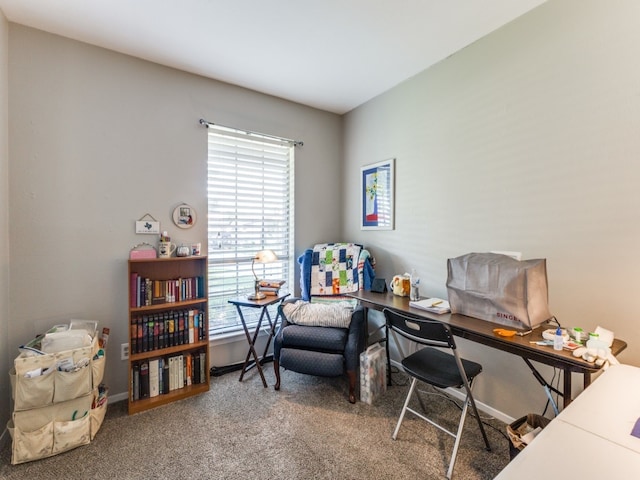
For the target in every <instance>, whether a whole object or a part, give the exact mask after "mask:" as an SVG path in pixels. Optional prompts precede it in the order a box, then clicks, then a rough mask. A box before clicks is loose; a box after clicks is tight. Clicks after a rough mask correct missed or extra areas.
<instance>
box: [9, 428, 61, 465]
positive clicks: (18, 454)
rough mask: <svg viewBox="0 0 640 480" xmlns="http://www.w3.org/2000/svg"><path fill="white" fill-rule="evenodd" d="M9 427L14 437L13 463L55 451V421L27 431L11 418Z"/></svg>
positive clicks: (44, 455)
mask: <svg viewBox="0 0 640 480" xmlns="http://www.w3.org/2000/svg"><path fill="white" fill-rule="evenodd" d="M7 428H8V430H9V433H10V434H11V437H12V438H13V447H12V450H11V463H12V464H13V465H16V464H18V463H23V462H29V461H31V460H36V459H38V458H44V457H48V456H50V455H51V453H52V451H53V422H49V423H46V424H44V425H42V426H41V427H40V428H37V429H35V430H32V431H29V432H25V431H22V430H21V429H19V428H16V427H15V426H14V425H13V422H12V421H11V420H9V423H8V424H7Z"/></svg>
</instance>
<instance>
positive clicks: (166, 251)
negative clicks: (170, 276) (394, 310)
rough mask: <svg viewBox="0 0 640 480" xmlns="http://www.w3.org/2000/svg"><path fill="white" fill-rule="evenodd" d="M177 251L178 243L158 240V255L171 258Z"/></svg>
mask: <svg viewBox="0 0 640 480" xmlns="http://www.w3.org/2000/svg"><path fill="white" fill-rule="evenodd" d="M175 251H176V244H175V243H171V242H158V257H159V258H169V257H170V256H171V255H173V252H175Z"/></svg>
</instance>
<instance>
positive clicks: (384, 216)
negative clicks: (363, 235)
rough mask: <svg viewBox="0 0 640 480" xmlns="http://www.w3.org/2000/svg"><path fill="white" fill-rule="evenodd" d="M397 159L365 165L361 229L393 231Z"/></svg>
mask: <svg viewBox="0 0 640 480" xmlns="http://www.w3.org/2000/svg"><path fill="white" fill-rule="evenodd" d="M394 169H395V158H390V159H389V160H385V161H383V162H378V163H374V164H371V165H365V166H364V167H362V168H361V173H360V203H361V206H360V217H361V223H360V228H361V229H362V230H393V212H394V210H393V209H394V206H393V203H394V192H393V185H394V178H393V177H394Z"/></svg>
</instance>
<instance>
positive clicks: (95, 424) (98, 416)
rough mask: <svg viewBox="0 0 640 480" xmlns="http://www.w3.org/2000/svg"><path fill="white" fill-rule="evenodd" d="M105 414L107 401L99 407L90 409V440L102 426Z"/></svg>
mask: <svg viewBox="0 0 640 480" xmlns="http://www.w3.org/2000/svg"><path fill="white" fill-rule="evenodd" d="M106 414H107V401H105V402H104V403H103V404H102V405H100V406H99V407H96V408H93V409H91V440H93V439H94V437H95V436H96V433H98V430H100V427H101V426H102V422H103V421H104V416H105V415H106Z"/></svg>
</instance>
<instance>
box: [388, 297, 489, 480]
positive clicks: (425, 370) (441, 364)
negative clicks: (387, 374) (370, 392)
mask: <svg viewBox="0 0 640 480" xmlns="http://www.w3.org/2000/svg"><path fill="white" fill-rule="evenodd" d="M384 315H385V318H386V326H387V329H391V331H392V332H395V333H398V334H399V335H401V336H402V337H405V338H407V339H409V340H412V341H414V342H416V343H418V344H419V345H425V346H426V348H420V349H418V350H417V351H416V352H415V353H412V354H411V355H409V356H407V357H405V358H403V359H402V367H403V368H404V370H405V372H407V373H408V374H409V375H410V376H411V386H410V387H409V393H408V394H407V398H406V400H405V402H404V406H403V407H402V412H401V413H400V418H399V419H398V423H397V425H396V429H395V431H394V432H393V435H392V437H391V438H393V439H394V440H395V439H396V437H397V435H398V430H400V425H401V424H402V420H403V419H404V416H405V413H406V412H407V411H409V412H411V413H413V414H414V415H416V416H417V417H420V418H421V419H423V420H425V421H427V422H429V423H430V424H432V425H433V426H435V427H437V428H439V429H440V430H442V431H443V432H445V433H447V434H449V435H451V436H452V437H454V438H455V443H454V445H453V452H452V455H451V461H450V462H449V469H448V471H447V478H448V479H451V475H452V473H453V467H454V465H455V462H456V455H457V454H458V447H459V446H460V438H461V437H462V429H463V427H464V421H465V418H466V415H467V408H468V407H469V405H471V408H472V409H473V413H474V415H475V417H476V420H477V421H478V427H480V432H481V433H482V437H483V438H484V443H485V445H486V447H487V451H491V445H489V439H488V438H487V434H486V432H485V430H484V426H483V425H482V421H481V420H480V416H479V415H478V409H477V408H476V403H475V401H474V399H473V395H472V394H471V387H472V384H473V380H474V378H475V377H476V376H477V375H479V374H480V372H482V365H480V364H479V363H476V362H472V361H470V360H465V359H461V358H460V356H459V355H458V350H457V348H456V343H455V340H454V338H453V334H452V333H451V330H450V328H449V326H448V325H446V324H445V323H442V322H438V321H436V320H427V319H421V318H415V317H409V316H406V315H403V314H401V313H399V312H395V311H393V310H389V309H385V310H384ZM387 338H388V331H387ZM444 349H447V350H451V352H452V353H453V355H450V354H448V353H445V352H444V351H443V350H444ZM418 380H420V381H421V382H424V383H426V384H429V385H432V386H434V387H437V388H439V389H445V388H448V387H456V388H461V387H463V386H464V388H465V390H466V395H465V399H464V406H463V408H462V414H461V415H460V421H459V423H458V431H457V433H455V434H454V433H453V432H451V431H450V430H447V429H446V428H444V427H443V426H441V425H439V424H437V423H436V422H434V421H433V420H431V419H429V418H427V417H426V416H424V415H423V414H422V413H420V412H418V411H416V410H414V409H412V408H410V407H409V401H410V400H411V396H412V395H413V393H414V391H415V388H416V384H417V381H418ZM418 399H419V397H418Z"/></svg>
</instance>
